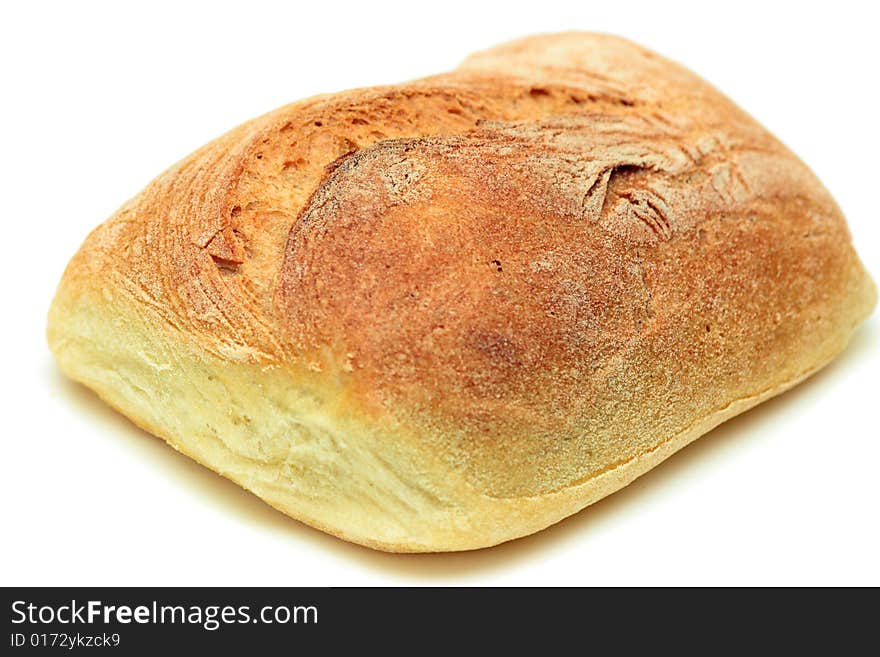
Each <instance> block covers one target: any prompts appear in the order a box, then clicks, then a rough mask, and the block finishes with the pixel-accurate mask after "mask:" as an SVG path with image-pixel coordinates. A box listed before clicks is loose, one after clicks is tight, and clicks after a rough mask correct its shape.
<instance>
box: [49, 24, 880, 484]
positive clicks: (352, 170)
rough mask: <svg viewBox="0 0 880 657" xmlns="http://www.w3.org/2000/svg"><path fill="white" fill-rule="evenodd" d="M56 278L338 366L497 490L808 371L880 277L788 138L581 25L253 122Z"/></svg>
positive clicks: (165, 179) (678, 428) (339, 376)
mask: <svg viewBox="0 0 880 657" xmlns="http://www.w3.org/2000/svg"><path fill="white" fill-rule="evenodd" d="M65 276H66V279H67V285H69V286H71V287H74V288H76V287H77V286H79V287H80V288H82V289H88V288H92V289H98V288H99V287H106V281H108V280H112V281H114V284H115V285H116V286H118V287H119V288H120V289H124V290H125V291H126V293H127V294H128V295H129V296H130V297H131V298H132V299H135V300H137V302H138V303H140V304H142V305H143V306H144V307H148V308H149V309H150V311H151V312H153V313H155V315H156V316H157V317H160V318H161V320H162V322H164V323H165V324H166V326H167V327H168V328H169V330H173V331H174V332H175V335H176V336H178V339H180V340H181V341H184V342H187V343H189V344H190V345H192V346H193V348H196V349H199V350H204V351H205V352H206V353H210V354H212V355H214V356H216V357H220V358H222V359H226V360H229V361H234V362H249V363H257V364H261V365H263V366H265V367H278V368H288V369H290V370H291V371H296V372H298V373H299V374H298V376H301V377H303V380H306V379H308V378H309V377H312V378H314V379H315V380H320V381H321V382H322V385H331V384H332V385H333V386H335V387H336V389H337V390H338V394H340V395H344V396H345V397H346V398H347V399H350V400H351V404H352V406H350V408H353V409H356V411H353V412H356V413H357V414H359V415H360V416H362V417H363V418H367V419H370V418H374V419H375V421H376V422H379V423H385V424H389V423H390V424H393V425H394V426H395V427H397V428H398V429H400V431H399V432H398V433H399V434H400V435H403V434H406V435H409V436H411V438H410V439H411V440H412V441H414V442H416V443H418V444H419V445H421V446H422V447H423V448H424V450H425V453H429V452H430V453H433V454H435V455H437V458H438V459H439V460H440V461H441V462H442V463H443V464H445V466H444V467H448V468H449V469H450V470H451V471H455V472H457V473H461V475H462V476H463V477H464V478H465V479H466V480H467V481H468V482H469V484H471V485H472V486H473V487H474V488H475V489H477V490H479V491H481V492H482V493H483V494H485V495H489V496H494V497H500V498H504V497H523V496H536V495H540V494H546V493H549V492H552V491H555V490H558V489H561V488H564V487H567V486H571V485H574V484H576V483H577V482H579V481H583V480H585V479H587V478H589V477H593V476H596V475H597V474H599V473H601V472H603V471H607V470H609V469H611V468H613V467H615V466H616V465H618V464H620V463H622V462H625V461H627V460H628V459H631V458H634V457H635V456H637V455H638V454H639V453H642V452H645V451H646V450H649V449H653V448H654V447H656V445H657V443H658V441H659V440H661V439H663V437H665V436H671V435H675V434H676V433H680V432H682V431H684V430H686V428H687V427H688V425H690V424H692V423H694V422H695V421H696V419H697V418H700V417H704V416H706V415H708V414H710V413H712V412H716V411H718V410H719V409H722V408H724V407H725V406H727V405H729V404H730V403H732V401H734V400H737V399H740V398H743V397H745V396H749V395H755V394H759V393H761V392H763V391H764V390H768V389H770V388H772V387H774V386H776V385H778V384H779V383H780V382H781V381H784V380H788V379H792V378H794V377H796V376H798V375H800V374H801V373H803V372H805V371H807V370H809V369H810V368H811V367H812V366H813V365H814V364H815V363H813V361H814V360H815V355H816V353H817V352H818V351H820V350H821V349H823V348H824V347H822V345H824V344H825V343H826V342H827V341H828V340H829V335H842V334H843V333H844V332H848V331H849V330H850V329H851V328H852V326H853V325H854V324H855V323H856V322H857V321H858V320H859V319H861V317H862V316H864V314H865V313H866V312H867V311H866V309H867V308H869V307H870V306H871V305H873V295H874V292H873V286H872V285H871V283H870V281H869V279H868V278H867V277H866V276H865V274H864V272H863V270H862V268H861V265H860V263H859V261H858V258H857V257H856V255H855V253H854V251H853V249H852V247H851V244H850V239H849V235H848V233H847V229H846V225H845V222H844V220H843V217H842V216H841V213H840V211H839V209H838V208H837V206H836V205H835V203H834V201H833V200H832V198H831V197H830V195H829V194H828V193H827V192H826V190H825V189H824V187H823V186H822V184H821V183H820V182H819V181H818V180H817V179H816V178H815V176H814V175H813V174H812V173H811V172H810V170H809V169H808V168H807V167H806V166H805V165H804V164H802V163H801V162H800V161H799V160H798V159H797V158H796V157H795V156H794V155H792V154H791V153H790V152H789V150H788V149H786V148H785V147H784V146H783V145H782V144H781V143H780V142H779V141H778V140H777V139H775V138H774V137H773V136H772V135H770V134H769V133H768V132H767V131H766V130H765V129H764V128H763V127H761V126H760V125H759V124H758V123H756V122H755V121H754V120H753V119H752V118H751V117H749V116H748V115H747V114H746V113H745V112H743V111H742V110H741V109H739V108H738V107H737V106H735V105H734V104H733V103H732V102H731V101H730V100H728V99H727V98H725V97H724V96H723V95H722V94H720V93H719V92H718V91H717V90H715V89H714V88H713V87H712V86H710V85H709V84H707V83H706V82H704V81H702V80H701V79H699V78H698V77H696V76H695V75H693V74H692V73H690V72H689V71H687V70H685V69H683V68H682V67H680V66H678V65H676V64H674V63H672V62H670V61H668V60H666V59H664V58H662V57H660V56H658V55H656V54H654V53H652V52H650V51H648V50H646V49H644V48H642V47H640V46H638V45H635V44H633V43H631V42H629V41H626V40H624V39H620V38H617V37H610V36H603V35H594V34H575V33H572V34H561V35H553V36H538V37H532V38H527V39H523V40H520V41H517V42H514V43H511V44H507V45H503V46H500V47H497V48H494V49H491V50H488V51H486V52H482V53H478V54H476V55H474V56H472V57H470V58H468V59H467V60H466V61H465V62H464V63H463V64H462V65H461V66H460V67H459V68H458V69H457V70H455V71H454V72H452V73H448V74H444V75H439V76H435V77H430V78H426V79H422V80H417V81H414V82H410V83H406V84H400V85H394V86H386V87H375V88H370V89H361V90H357V91H348V92H344V93H339V94H333V95H324V96H318V97H315V98H312V99H309V100H305V101H302V102H297V103H294V104H291V105H288V106H286V107H283V108H281V109H278V110H276V111H274V112H271V113H269V114H266V115H265V116H262V117H260V118H258V119H255V120H252V121H249V122H247V123H245V124H243V125H241V126H239V127H238V128H236V129H234V130H232V131H231V132H229V133H227V134H226V135H224V136H222V137H220V138H219V139H217V140H215V141H213V142H211V143H210V144H208V145H206V146H205V147H203V148H202V149H200V150H199V151H197V152H196V153H194V154H192V155H191V156H189V157H188V158H186V159H185V160H183V161H182V162H180V163H178V164H177V165H175V166H174V167H172V168H171V169H169V170H168V171H166V172H165V173H164V174H162V175H161V176H160V177H159V178H157V179H156V180H155V181H154V182H153V183H152V184H150V186H149V187H147V188H146V189H145V190H144V191H143V192H142V193H141V194H139V195H138V196H136V197H135V198H134V199H132V200H131V201H129V202H128V203H127V204H126V205H125V206H124V207H123V208H122V209H120V211H119V212H118V213H117V214H116V215H115V216H114V217H113V218H112V219H111V220H110V221H108V222H107V223H105V224H104V225H102V226H101V227H100V228H98V229H97V230H96V231H95V232H94V233H92V235H91V236H90V237H89V239H88V241H87V242H86V244H85V245H84V247H83V249H82V250H81V251H80V252H79V253H78V254H77V256H76V257H75V258H74V261H73V262H72V263H71V265H70V267H69V268H68V271H67V273H66V275H65ZM804 354H811V355H810V357H809V359H807V357H806V356H804ZM328 382H331V383H328ZM404 429H405V431H404Z"/></svg>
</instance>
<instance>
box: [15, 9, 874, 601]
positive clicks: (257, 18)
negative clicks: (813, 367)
mask: <svg viewBox="0 0 880 657" xmlns="http://www.w3.org/2000/svg"><path fill="white" fill-rule="evenodd" d="M871 4H872V3H861V2H859V3H855V2H854V3H845V2H834V3H832V4H829V3H816V5H815V6H814V5H810V4H808V3H792V4H791V5H784V4H783V3H770V2H760V3H746V2H738V3H735V4H729V3H728V4H721V5H719V4H717V3H710V2H704V3H699V4H698V3H693V4H689V5H684V4H679V3H672V2H650V3H649V2H644V3H641V2H633V1H628V2H611V1H608V2H588V1H576V2H575V1H572V2H569V3H560V2H551V1H548V0H540V1H536V2H531V3H528V4H527V5H517V4H515V3H513V2H504V3H498V4H494V5H493V4H490V3H482V2H476V1H471V2H465V3H454V2H406V3H399V4H396V5H393V4H382V3H376V2H369V1H368V0H362V1H361V2H356V3H352V4H351V5H350V6H346V5H344V4H343V3H339V2H320V3H299V2H288V3H278V4H274V5H268V4H264V3H260V2H254V1H252V0H249V1H248V2H239V3H235V4H234V5H233V4H230V5H224V4H222V3H206V4H204V5H196V4H193V5H190V4H184V3H183V2H175V3H172V4H170V5H163V4H161V3H156V2H150V3H143V4H142V5H141V6H140V8H134V7H133V6H130V5H129V3H107V4H101V5H98V4H93V3H88V2H64V3H60V2H59V3H58V4H55V5H51V4H40V3H36V2H34V3H18V7H17V8H16V7H14V6H13V3H3V5H2V9H0V26H2V32H3V34H2V38H0V67H2V68H0V72H2V80H0V81H2V86H0V89H2V98H0V145H2V157H0V180H2V197H0V198H2V205H0V221H2V231H3V232H2V238H0V255H2V260H0V265H2V276H0V281H2V286H3V287H2V321H0V326H2V328H0V330H2V347H3V355H4V364H5V367H4V368H3V370H4V371H3V376H2V378H0V386H2V391H0V393H2V399H3V420H2V425H0V426H2V429H0V431H2V452H0V454H2V456H0V467H2V477H0V486H2V489H0V500H2V502H0V503H2V518H0V523H2V525H0V526H2V528H3V529H2V530H0V531H2V534H3V538H2V540H0V550H2V559H0V584H4V585H13V584H16V585H51V584H94V585H134V584H144V585H173V584H177V585H196V584H205V585H222V584H229V585H245V584H249V585H298V584H302V585H342V584H350V585H360V584H401V583H404V584H406V583H431V584H584V585H589V584H874V585H878V584H880V558H878V555H880V530H878V509H877V506H878V501H880V483H878V479H880V476H878V470H877V468H878V463H880V432H878V429H877V406H878V401H880V400H878V394H877V388H878V379H877V376H878V372H880V328H878V317H877V316H876V315H875V316H874V318H872V319H871V320H870V321H869V322H868V323H867V324H866V325H865V326H864V327H863V328H862V329H861V330H860V331H859V332H858V333H857V335H856V336H855V338H854V341H853V343H852V344H851V346H850V348H849V349H848V350H847V351H846V352H845V353H844V354H843V355H842V356H841V357H840V358H839V359H838V360H837V361H836V362H835V363H834V364H833V365H831V366H830V367H828V368H827V369H826V370H825V371H823V372H821V373H820V374H818V375H817V376H815V377H813V378H812V379H811V380H809V381H808V382H807V383H805V384H803V385H801V386H800V387H798V388H797V389H795V390H794V391H792V392H789V393H787V394H785V395H783V396H782V397H779V398H777V399H775V400H773V401H770V402H768V403H766V404H764V405H763V406H761V407H759V408H758V409H756V410H754V411H751V412H749V413H747V414H746V415H744V416H740V417H739V418H736V419H734V420H732V421H730V422H728V423H727V424H725V425H723V426H722V427H721V428H719V429H717V430H715V431H713V432H712V433H711V434H709V435H708V436H706V437H704V438H703V439H701V440H700V441H698V442H697V443H696V444H694V445H692V446H691V447H689V448H687V449H686V450H684V451H683V452H681V453H680V454H678V455H677V456H675V457H673V458H672V459H671V460H670V461H668V462H666V463H665V464H664V465H662V466H660V467H658V468H657V469H655V470H654V471H652V472H651V473H649V474H648V475H646V476H644V477H642V478H641V479H639V480H638V481H637V482H636V483H634V484H633V485H631V486H629V487H628V488H627V489H625V490H623V491H622V492H620V493H617V494H615V495H613V496H612V497H610V498H608V499H606V500H604V501H602V502H600V503H599V504H597V505H595V506H594V507H592V508H590V509H587V510H586V511H584V512H582V513H580V514H578V515H576V516H574V517H572V518H570V519H568V520H566V521H564V522H562V523H560V524H559V525H557V526H556V527H553V528H551V529H549V530H547V531H545V532H542V533H540V534H538V535H535V536H532V537H529V538H526V539H523V540H519V541H515V542H513V543H509V544H506V545H504V546H501V547H498V548H494V549H490V550H483V551H479V552H475V553H464V554H447V555H402V556H401V555H388V554H382V553H378V552H372V551H370V550H367V549H365V548H361V547H357V546H354V545H349V544H346V543H343V542H342V541H340V540H337V539H335V538H331V537H329V536H325V535H324V534H321V533H320V532H318V531H315V530H313V529H310V528H308V527H306V526H303V525H301V524H299V523H297V522H295V521H292V520H289V519H288V518H286V517H285V516H283V515H282V514H280V513H278V512H276V511H273V510H272V509H270V508H269V507H268V506H266V505H264V504H263V503H262V502H260V501H259V500H258V499H256V498H255V497H253V496H251V495H250V494H249V493H246V492H245V491H243V490H241V489H239V488H238V487H236V486H235V485H234V484H232V483H230V482H228V481H226V480H224V479H222V478H220V477H219V476H217V475H215V474H213V473H211V472H209V471H208V470H206V469H204V468H202V467H200V466H198V465H196V464H195V463H194V462H191V461H189V460H188V459H187V458H185V457H183V456H181V455H179V454H177V453H176V452H174V451H173V450H171V449H170V448H168V447H166V446H165V445H164V443H163V442H161V441H160V440H157V439H155V438H152V437H151V436H149V435H148V434H146V433H145V432H143V431H141V430H139V429H137V428H135V427H134V426H133V425H131V424H130V423H129V422H128V421H127V420H125V419H124V418H123V417H122V416H120V415H118V414H116V413H114V412H113V411H111V410H110V409H109V408H107V407H105V406H104V405H103V404H101V403H100V402H99V401H98V400H97V399H96V398H95V397H94V396H93V395H92V394H91V393H90V392H88V391H87V390H85V389H84V388H82V387H80V386H78V385H75V384H72V383H70V382H68V381H66V380H65V379H64V378H63V377H62V376H61V375H60V374H59V373H58V371H57V370H56V368H55V367H54V365H53V362H52V359H51V356H50V354H49V352H48V349H47V348H46V346H45V340H44V337H43V332H44V324H45V314H46V310H47V308H48V306H49V302H50V299H51V297H52V293H53V290H54V287H55V285H56V283H57V281H58V279H59V277H60V275H61V272H62V270H63V268H64V265H65V264H66V262H67V260H68V259H69V258H70V256H71V255H72V254H73V253H74V251H75V250H76V249H77V247H78V246H79V244H80V242H81V241H82V239H83V238H84V237H85V235H86V234H87V232H88V231H89V230H90V229H91V228H92V227H94V226H95V225H97V224H98V223H100V222H101V221H103V220H104V219H105V218H106V217H108V216H109V215H110V214H111V213H112V212H113V211H114V210H115V208H116V207H117V206H118V205H120V204H121V203H122V202H123V201H124V200H125V199H127V198H128V197H130V196H132V195H133V194H135V193H136V192H137V191H138V190H139V189H140V188H141V187H142V186H143V185H145V184H146V183H147V182H148V181H149V180H150V179H151V178H152V177H153V176H155V175H156V174H158V173H159V172H160V171H161V170H163V169H164V168H165V167H166V166H168V165H170V164H171V163H172V162H174V161H176V160H178V159H179V158H181V157H182V156H184V155H186V154H187V153H188V152H190V151H191V150H193V149H195V148H196V147H198V146H200V145H201V144H203V143H204V142H206V141H208V140H209V139H211V138H213V137H215V136H216V135H218V134H220V133H221V132H223V131H225V130H227V129H229V128H231V127H232V126H234V125H236V124H238V123H240V122H242V121H244V120H246V119H248V118H250V117H252V116H255V115H258V114H261V113H263V112H265V111H268V110H270V109H272V108H274V107H276V106H279V105H281V104H284V103H287V102H290V101H293V100H296V99H298V98H301V97H304V96H309V95H312V94H315V93H319V92H328V91H337V90H342V89H345V88H349V87H355V86H366V85H373V84H378V83H388V82H395V81H401V80H406V79H409V78H414V77H420V76H423V75H428V74H432V73H437V72H441V71H443V70H447V69H449V68H451V67H454V66H455V65H456V64H457V63H458V62H459V61H460V60H461V59H462V58H464V57H465V55H467V54H468V53H469V52H471V51H473V50H476V49H481V48H484V47H487V46H490V45H492V44H494V43H496V42H500V41H505V40H508V39H511V38H515V37H517V36H521V35H525V34H528V33H532V32H541V31H557V30H563V29H587V30H597V31H606V32H614V33H619V34H622V35H625V36H628V37H630V38H632V39H634V40H636V41H640V42H642V43H643V44H645V45H647V46H649V47H652V48H654V49H655V50H657V51H659V52H661V53H662V54H665V55H667V56H669V57H672V58H673V59H676V60H678V61H680V62H682V63H684V64H685V65H687V66H689V67H690V68H692V69H694V70H696V71H697V72H698V73H700V74H701V75H703V76H704V77H706V78H707V79H709V80H710V81H712V82H713V83H715V84H716V85H717V86H718V87H720V88H721V89H722V90H723V91H725V92H726V93H728V94H729V95H730V96H731V97H733V98H734V99H735V100H736V101H737V102H739V104H741V105H742V106H743V107H745V108H746V109H747V110H748V111H750V112H751V113H752V114H753V115H754V116H756V117H757V118H758V119H759V120H760V121H762V122H763V123H764V124H765V125H767V126H768V127H769V128H770V129H771V130H772V131H774V132H775V133H776V134H777V135H779V136H780V137H781V138H782V139H783V141H785V142H786V143H787V144H788V145H790V146H791V147H792V148H793V149H794V150H795V152H797V153H798V154H799V155H800V156H801V157H802V158H803V159H804V160H805V161H806V162H807V163H808V164H809V165H810V166H811V167H813V169H814V170H815V171H816V172H817V173H818V174H819V177H820V178H822V180H823V181H825V183H826V185H827V186H828V188H829V189H830V190H831V192H832V193H833V194H834V195H835V197H836V198H837V199H838V201H839V203H840V204H841V206H842V208H843V210H844V212H845V213H846V215H847V216H848V218H849V221H850V226H851V229H852V232H853V234H854V239H855V243H856V245H857V247H858V249H859V251H860V253H861V255H862V257H863V259H864V261H865V262H866V264H867V266H868V268H869V269H870V270H871V271H872V273H873V275H874V278H875V280H876V279H877V278H878V276H880V240H878V237H880V228H878V222H880V216H878V215H880V209H878V208H880V206H878V202H877V195H878V187H880V182H878V169H880V137H878V132H880V131H878V102H877V101H878V91H877V89H878V78H877V64H878V62H880V48H878V37H877V35H876V33H875V31H876V28H877V25H878V20H877V17H876V16H871V15H869V12H870V11H871Z"/></svg>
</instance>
